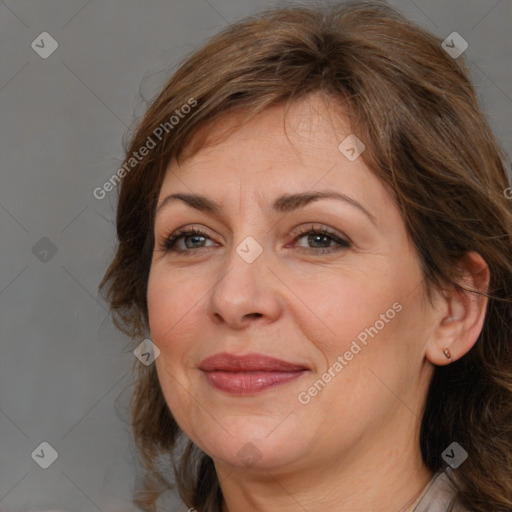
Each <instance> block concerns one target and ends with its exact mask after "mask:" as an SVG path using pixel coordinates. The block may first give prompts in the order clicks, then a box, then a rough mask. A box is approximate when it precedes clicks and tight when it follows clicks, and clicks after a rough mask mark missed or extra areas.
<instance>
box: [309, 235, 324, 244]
mask: <svg viewBox="0 0 512 512" xmlns="http://www.w3.org/2000/svg"><path fill="white" fill-rule="evenodd" d="M318 239H323V240H324V241H325V240H327V236H326V235H309V241H310V242H311V241H313V245H314V244H315V241H317V240H318Z"/></svg>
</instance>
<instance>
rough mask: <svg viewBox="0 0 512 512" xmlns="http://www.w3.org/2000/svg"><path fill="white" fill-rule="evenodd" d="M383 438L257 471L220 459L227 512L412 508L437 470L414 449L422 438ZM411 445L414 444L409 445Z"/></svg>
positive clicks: (379, 511)
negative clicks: (319, 457)
mask: <svg viewBox="0 0 512 512" xmlns="http://www.w3.org/2000/svg"><path fill="white" fill-rule="evenodd" d="M384 438H385V437H383V438H381V439H380V440H379V441H378V442H377V443H375V444H374V445H373V446H369V445H368V444H367V445H366V449H365V451H364V452H363V453H361V451H360V450H356V449H352V450H348V451H346V452H345V453H344V454H340V453H339V452H336V453H331V456H330V457H327V458H326V457H323V458H322V460H320V461H317V462H316V463H313V464H308V465H306V464H304V466H303V467H301V468H299V467H297V466H296V465H295V466H294V467H293V468H288V469H283V468H278V469H274V468H267V469H260V470H258V471H255V470H254V469H253V470H249V469H246V468H243V469H240V468H234V467H230V466H226V465H224V464H223V463H222V462H220V461H216V462H215V466H216V470H217V474H218V476H219V481H220V482H221V488H222V493H223V496H224V502H223V508H222V512H242V511H247V510H251V511H254V512H270V511H272V512H276V511H279V512H303V511H304V510H307V511H308V512H325V510H326V508H327V509H328V510H332V511H338V510H339V511H346V510H371V511H372V512H396V511H400V512H411V511H412V510H413V508H414V506H415V505H416V504H417V502H418V501H419V500H420V499H421V497H422V495H423V493H424V491H425V490H426V487H427V486H428V483H429V482H430V480H431V478H432V472H431V471H429V470H428V469H427V468H426V467H425V466H424V464H423V461H422V459H421V453H420V450H419V448H418V449H417V450H415V448H416V447H419V443H418V442H417V440H416V442H413V440H412V439H405V440H404V439H402V440H401V441H402V442H401V443H397V444H396V445H393V444H392V443H391V444H388V443H386V444H385V446H384V447H383V442H382V439H384ZM389 446H396V448H389ZM408 446H409V447H412V448H410V449H409V450H407V447H408ZM340 461H342V462H341V463H340ZM309 462H310V461H309Z"/></svg>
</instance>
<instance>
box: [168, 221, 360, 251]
mask: <svg viewBox="0 0 512 512" xmlns="http://www.w3.org/2000/svg"><path fill="white" fill-rule="evenodd" d="M308 234H321V235H324V236H327V237H328V238H330V239H331V242H334V246H330V247H325V248H315V247H297V248H298V249H300V250H302V251H308V252H310V253H313V254H314V253H318V254H327V253H335V252H337V251H340V250H343V249H345V250H347V249H351V248H352V247H353V243H352V240H351V239H350V237H348V236H347V235H345V234H344V233H341V232H338V231H337V230H335V229H333V228H331V227H329V226H325V225H322V224H315V223H314V222H311V223H309V224H308V225H300V226H298V227H296V228H294V229H292V230H291V231H289V232H288V233H287V235H288V236H289V237H291V238H292V240H291V242H297V240H298V239H301V238H303V237H305V236H306V235H308ZM194 235H197V236H201V237H204V238H206V239H207V240H208V241H210V242H213V243H214V244H217V242H216V241H215V239H214V238H213V237H212V236H211V235H210V234H209V233H208V232H207V231H206V230H205V229H204V228H203V227H202V226H200V227H197V226H195V225H184V226H182V227H179V228H177V229H175V230H173V231H172V232H171V233H170V234H169V235H167V236H165V237H164V238H163V241H162V242H161V243H160V248H161V250H162V251H164V252H174V253H181V254H187V253H188V254H194V253H196V252H197V251H198V250H199V249H208V248H209V247H210V248H211V246H205V247H196V248H191V249H176V248H175V246H176V244H177V243H178V242H179V241H181V239H183V238H186V237H189V236H194Z"/></svg>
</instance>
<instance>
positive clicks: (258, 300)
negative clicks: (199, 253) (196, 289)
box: [208, 247, 283, 329]
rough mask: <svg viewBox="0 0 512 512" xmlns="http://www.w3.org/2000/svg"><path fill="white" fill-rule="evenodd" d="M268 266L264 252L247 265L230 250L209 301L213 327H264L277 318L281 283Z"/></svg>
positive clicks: (209, 312)
mask: <svg viewBox="0 0 512 512" xmlns="http://www.w3.org/2000/svg"><path fill="white" fill-rule="evenodd" d="M268 263H269V259H268V258H266V257H265V251H263V253H262V254H260V255H259V256H258V258H257V259H256V260H254V261H252V262H251V263H249V262H248V261H246V260H244V258H242V257H241V256H240V255H239V254H238V253H237V252H236V247H233V250H232V253H231V254H230V255H229V258H226V260H225V265H224V266H223V267H222V270H221V273H220V275H221V277H220V279H219V280H218V281H217V284H216V285H215V286H214V287H213V289H212V292H211V294H210V297H209V303H208V315H209V317H210V318H211V319H212V321H213V322H214V323H215V324H217V325H220V324H225V325H227V326H229V327H231V328H233V329H244V328H247V327H248V326H249V325H251V324H252V323H253V322H254V321H258V322H260V323H264V324H267V323H271V322H273V321H275V320H277V319H278V318H279V316H280V314H281V311H282V304H283V300H282V295H281V292H280V287H279V285H280V282H279V280H277V279H276V278H275V275H274V273H275V270H274V273H273V272H272V271H271V270H270V269H269V267H268Z"/></svg>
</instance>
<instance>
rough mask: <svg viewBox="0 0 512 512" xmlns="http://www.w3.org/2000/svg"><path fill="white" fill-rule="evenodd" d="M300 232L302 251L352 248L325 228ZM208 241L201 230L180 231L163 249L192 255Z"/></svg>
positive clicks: (329, 250)
mask: <svg viewBox="0 0 512 512" xmlns="http://www.w3.org/2000/svg"><path fill="white" fill-rule="evenodd" d="M298 231H299V234H298V236H296V237H295V239H294V241H297V240H301V239H304V240H305V242H306V245H301V244H297V246H298V247H299V248H301V249H305V250H308V251H313V252H315V253H321V254H325V253H330V252H335V251H339V250H342V249H348V248H350V247H351V243H350V242H349V241H348V240H345V239H343V238H342V237H340V236H339V235H337V234H336V233H334V232H331V231H330V230H328V229H327V228H324V227H320V228H318V227H317V228H315V226H314V225H313V224H312V225H311V226H310V227H309V228H307V227H301V228H299V229H298ZM290 234H291V233H290ZM208 240H209V241H210V242H212V240H211V239H210V237H209V236H208V234H207V233H205V232H204V231H202V230H201V229H198V228H192V229H185V230H178V231H176V232H175V233H172V234H171V235H169V236H168V237H166V238H165V240H164V242H163V244H162V249H163V250H165V251H167V252H181V253H186V252H188V253H191V252H194V250H195V249H202V248H206V247H208V246H207V245H206V242H207V241H208ZM181 242H183V243H181Z"/></svg>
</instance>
